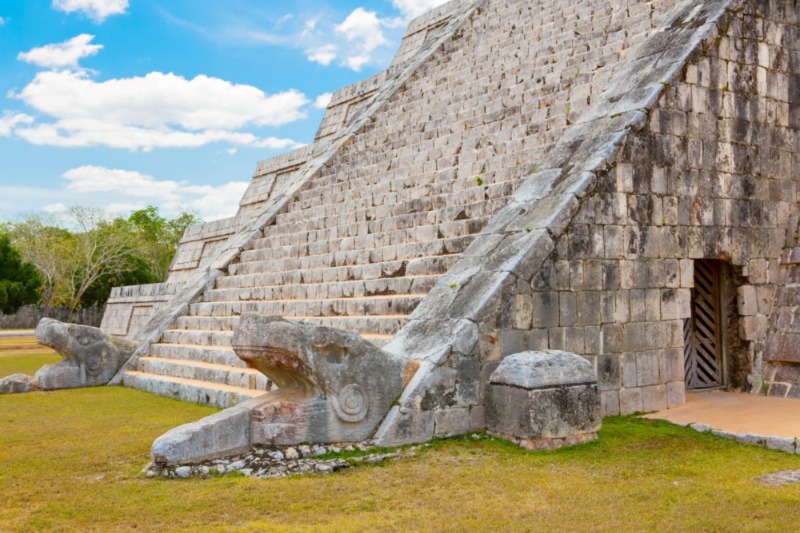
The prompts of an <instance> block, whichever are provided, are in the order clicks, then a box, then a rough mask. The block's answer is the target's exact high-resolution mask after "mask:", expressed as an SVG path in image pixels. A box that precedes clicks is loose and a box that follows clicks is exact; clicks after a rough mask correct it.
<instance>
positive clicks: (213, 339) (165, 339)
mask: <svg viewBox="0 0 800 533" xmlns="http://www.w3.org/2000/svg"><path fill="white" fill-rule="evenodd" d="M190 321H192V322H196V324H197V326H200V325H202V326H205V328H203V327H195V329H189V327H188V326H187V327H185V328H182V329H168V330H166V331H165V332H164V333H163V334H162V335H161V342H160V344H190V345H200V346H210V347H216V346H218V347H222V348H230V346H231V339H232V338H233V328H234V327H235V324H234V325H233V327H232V326H231V322H235V323H236V324H238V323H239V317H233V318H226V319H225V322H226V323H222V322H223V320H222V319H221V318H219V317H218V318H211V317H202V318H195V317H190V316H182V317H180V318H178V320H177V322H178V326H179V327H182V324H181V323H182V322H183V323H187V324H188V323H189V322H190ZM226 326H227V329H223V328H225V327H226Z"/></svg>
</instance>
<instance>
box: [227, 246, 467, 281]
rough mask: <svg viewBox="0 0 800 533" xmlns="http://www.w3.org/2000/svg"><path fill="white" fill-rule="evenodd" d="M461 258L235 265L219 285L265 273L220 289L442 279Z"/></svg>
mask: <svg viewBox="0 0 800 533" xmlns="http://www.w3.org/2000/svg"><path fill="white" fill-rule="evenodd" d="M459 257H460V254H452V255H437V256H431V257H420V258H417V259H409V260H396V261H386V262H383V263H371V264H368V265H354V266H341V267H339V266H332V267H321V268H316V267H313V266H308V263H309V261H308V260H306V259H304V258H300V259H275V260H269V261H253V262H250V263H236V264H232V265H230V266H229V267H228V274H229V276H225V277H223V278H220V279H219V282H222V281H223V280H225V279H227V278H228V277H230V276H236V277H237V278H241V277H242V276H249V275H252V274H262V275H264V276H263V277H259V278H252V279H250V280H248V279H237V280H235V281H234V280H232V281H228V282H227V283H218V284H217V287H218V288H226V287H231V286H233V287H237V286H238V287H269V286H273V285H297V284H312V283H335V282H342V281H354V280H375V279H387V278H398V277H403V276H434V275H436V276H439V275H442V274H444V273H445V272H447V271H448V270H449V269H450V268H451V267H452V266H453V265H454V264H455V262H456V261H457V260H458V258H459Z"/></svg>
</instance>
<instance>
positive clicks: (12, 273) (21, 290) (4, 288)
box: [0, 233, 42, 314]
mask: <svg viewBox="0 0 800 533" xmlns="http://www.w3.org/2000/svg"><path fill="white" fill-rule="evenodd" d="M41 284H42V280H41V278H40V277H39V273H38V272H37V271H36V267H34V266H33V265H32V264H30V263H25V262H23V261H22V258H21V257H20V254H19V252H18V251H17V250H15V249H14V248H12V247H11V239H10V237H9V236H8V235H7V234H6V233H0V311H2V312H3V313H6V314H11V313H16V312H17V309H19V308H20V307H22V306H23V305H27V304H32V303H36V302H37V301H38V300H39V287H40V286H41Z"/></svg>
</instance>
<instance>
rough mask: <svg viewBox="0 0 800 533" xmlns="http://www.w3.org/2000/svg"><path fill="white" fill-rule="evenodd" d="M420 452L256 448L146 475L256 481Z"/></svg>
mask: <svg viewBox="0 0 800 533" xmlns="http://www.w3.org/2000/svg"><path fill="white" fill-rule="evenodd" d="M418 449H419V447H418V446H412V447H410V448H408V449H404V450H398V451H394V452H384V451H372V452H371V450H374V448H373V447H372V446H370V445H368V444H346V443H345V444H341V445H335V444H330V445H326V446H322V445H319V444H314V445H305V444H303V445H300V446H289V447H286V446H255V447H253V448H252V449H251V450H250V451H249V452H248V453H246V454H240V455H235V456H232V457H227V458H224V459H214V460H211V461H206V462H203V463H199V464H191V465H158V464H153V463H150V464H149V465H147V466H146V467H145V468H144V469H143V470H142V473H143V474H145V475H146V476H147V477H150V478H152V477H164V478H168V479H187V478H190V477H201V478H202V477H208V476H213V475H223V474H231V473H235V472H237V473H239V474H242V475H244V476H247V477H253V478H280V477H288V476H294V475H300V474H332V473H333V472H338V471H339V470H344V469H346V468H350V467H351V466H354V465H359V464H376V463H381V462H384V461H394V460H400V459H405V458H408V457H412V456H414V454H415V452H416V451H417V450H418ZM354 451H360V452H364V453H363V454H362V455H355V456H352V457H348V458H347V459H341V458H333V459H321V458H319V457H320V456H322V455H325V454H328V453H333V454H336V453H340V452H354Z"/></svg>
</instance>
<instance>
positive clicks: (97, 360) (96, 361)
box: [85, 355, 103, 374]
mask: <svg viewBox="0 0 800 533" xmlns="http://www.w3.org/2000/svg"><path fill="white" fill-rule="evenodd" d="M102 363H103V358H102V357H100V356H99V355H93V356H91V357H89V358H87V359H86V363H85V364H86V371H87V372H88V373H89V374H96V373H97V372H99V371H100V367H101V366H102Z"/></svg>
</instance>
